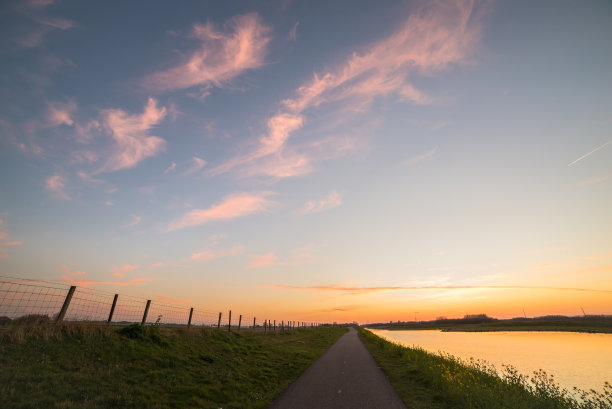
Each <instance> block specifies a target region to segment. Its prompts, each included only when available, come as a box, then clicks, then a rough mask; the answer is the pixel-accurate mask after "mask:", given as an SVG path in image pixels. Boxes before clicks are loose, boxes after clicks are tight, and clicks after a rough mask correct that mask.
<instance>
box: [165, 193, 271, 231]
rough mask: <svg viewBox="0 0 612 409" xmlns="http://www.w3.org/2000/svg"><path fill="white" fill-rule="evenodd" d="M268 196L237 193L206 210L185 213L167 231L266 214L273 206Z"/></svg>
mask: <svg viewBox="0 0 612 409" xmlns="http://www.w3.org/2000/svg"><path fill="white" fill-rule="evenodd" d="M270 194H271V192H259V193H237V194H235V195H232V196H228V197H226V198H225V199H223V201H221V202H220V203H218V204H215V205H213V206H211V207H209V208H208V209H194V210H191V211H189V212H187V213H185V214H184V215H182V216H180V217H179V218H177V219H176V220H174V221H173V222H172V223H170V225H169V226H168V229H167V231H171V230H178V229H182V228H184V227H190V226H197V225H200V224H205V223H209V222H212V221H217V220H231V219H235V218H238V217H243V216H247V215H250V214H256V213H263V212H266V211H268V210H269V208H270V207H271V206H272V205H273V203H272V202H271V201H270V200H268V199H267V197H268V196H270Z"/></svg>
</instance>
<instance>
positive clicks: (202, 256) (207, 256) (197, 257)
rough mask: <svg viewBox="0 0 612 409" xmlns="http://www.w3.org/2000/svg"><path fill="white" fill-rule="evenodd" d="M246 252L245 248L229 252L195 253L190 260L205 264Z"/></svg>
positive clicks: (241, 247) (237, 248)
mask: <svg viewBox="0 0 612 409" xmlns="http://www.w3.org/2000/svg"><path fill="white" fill-rule="evenodd" d="M243 252H244V247H243V246H236V247H232V248H231V249H227V250H204V251H200V252H199V253H193V254H192V255H191V256H190V257H189V258H190V259H192V260H194V261H199V262H204V261H210V260H214V259H217V258H222V257H229V256H235V255H236V254H241V253H243Z"/></svg>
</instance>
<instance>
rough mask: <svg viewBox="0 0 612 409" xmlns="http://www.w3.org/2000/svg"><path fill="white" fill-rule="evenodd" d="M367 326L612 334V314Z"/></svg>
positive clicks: (408, 328) (405, 328) (458, 330)
mask: <svg viewBox="0 0 612 409" xmlns="http://www.w3.org/2000/svg"><path fill="white" fill-rule="evenodd" d="M364 327H365V328H369V329H385V330H390V331H407V330H409V331H414V330H440V331H443V332H501V331H533V332H550V331H559V332H584V333H600V334H612V316H586V317H537V318H520V319H517V318H514V319H509V320H498V319H495V318H489V317H483V318H480V319H476V320H475V319H452V320H435V321H421V322H399V323H386V324H383V323H380V324H368V325H365V326H364Z"/></svg>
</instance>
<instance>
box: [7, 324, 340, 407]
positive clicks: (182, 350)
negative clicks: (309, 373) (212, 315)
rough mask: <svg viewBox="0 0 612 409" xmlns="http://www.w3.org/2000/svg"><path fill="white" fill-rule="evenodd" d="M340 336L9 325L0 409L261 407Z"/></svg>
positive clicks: (325, 331)
mask: <svg viewBox="0 0 612 409" xmlns="http://www.w3.org/2000/svg"><path fill="white" fill-rule="evenodd" d="M345 332H346V328H338V327H336V328H317V329H305V330H292V331H286V332H284V333H283V332H276V333H271V332H268V333H263V332H261V331H257V332H253V331H241V332H239V333H237V332H231V333H228V332H227V331H223V330H216V329H202V328H199V329H196V328H191V329H187V328H164V327H159V326H147V327H141V326H139V325H134V326H129V327H123V328H116V327H111V328H107V327H99V326H92V325H85V324H66V325H60V326H55V325H51V324H30V325H18V326H17V325H16V326H7V327H4V328H2V330H1V331H0V402H2V404H1V405H0V406H2V407H3V408H4V407H6V408H215V409H217V408H225V409H228V408H264V407H267V406H268V405H269V404H270V403H271V402H272V400H273V399H274V398H275V397H276V396H277V395H279V394H280V393H281V392H282V391H283V390H284V389H285V388H286V387H287V386H289V384H291V382H293V381H294V380H295V379H296V378H297V377H298V376H299V375H300V374H301V373H302V372H303V371H304V370H305V369H306V368H307V367H308V366H309V365H310V364H311V363H312V362H313V361H314V360H315V359H316V358H317V357H319V356H320V355H321V354H322V353H323V352H324V351H325V350H326V349H327V348H329V347H330V346H331V345H332V344H333V343H334V342H335V341H336V340H337V339H338V338H339V337H340V336H341V335H342V334H344V333H345Z"/></svg>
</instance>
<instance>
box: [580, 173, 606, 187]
mask: <svg viewBox="0 0 612 409" xmlns="http://www.w3.org/2000/svg"><path fill="white" fill-rule="evenodd" d="M611 177H612V173H608V174H607V175H603V176H599V177H595V178H591V179H585V180H582V181H580V182H578V186H587V185H594V184H595V183H600V182H603V181H605V180H608V179H610V178H611Z"/></svg>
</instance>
